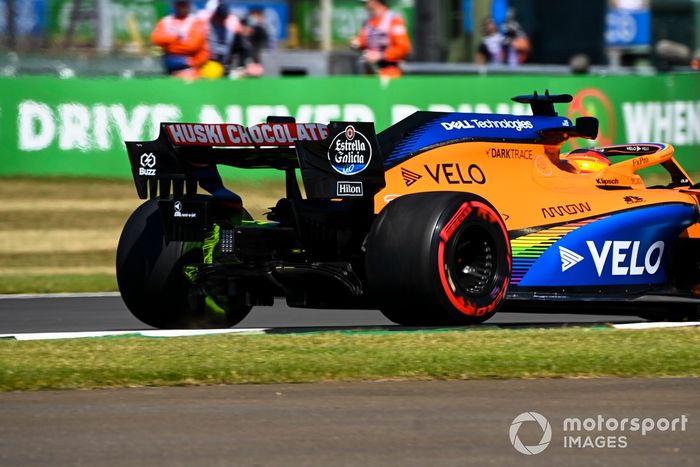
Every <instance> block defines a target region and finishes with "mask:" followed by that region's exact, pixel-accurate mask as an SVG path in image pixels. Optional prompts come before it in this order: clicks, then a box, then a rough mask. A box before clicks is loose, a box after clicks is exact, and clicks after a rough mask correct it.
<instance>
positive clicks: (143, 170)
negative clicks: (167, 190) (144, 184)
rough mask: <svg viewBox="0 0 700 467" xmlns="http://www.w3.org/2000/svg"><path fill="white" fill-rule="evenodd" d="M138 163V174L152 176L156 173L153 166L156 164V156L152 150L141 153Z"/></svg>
mask: <svg viewBox="0 0 700 467" xmlns="http://www.w3.org/2000/svg"><path fill="white" fill-rule="evenodd" d="M139 163H140V164H141V167H139V175H150V176H152V175H155V174H156V169H154V168H153V167H155V166H156V156H155V155H154V154H153V153H152V152H150V153H148V154H146V153H143V154H141V159H140V160H139Z"/></svg>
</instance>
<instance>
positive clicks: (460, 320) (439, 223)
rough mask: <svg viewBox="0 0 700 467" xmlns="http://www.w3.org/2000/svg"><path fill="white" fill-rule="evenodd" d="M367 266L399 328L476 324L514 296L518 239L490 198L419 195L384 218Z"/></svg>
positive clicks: (377, 298) (373, 233)
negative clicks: (514, 242)
mask: <svg viewBox="0 0 700 467" xmlns="http://www.w3.org/2000/svg"><path fill="white" fill-rule="evenodd" d="M365 263H366V268H367V282H368V285H369V290H370V295H371V297H372V299H373V300H374V302H375V303H376V304H377V305H378V307H379V309H380V310H381V311H382V313H383V314H384V315H385V316H386V317H387V318H389V319H390V320H392V321H394V322H395V323H398V324H401V325H405V326H439V325H466V324H476V323H480V322H483V321H485V320H487V319H488V318H490V317H491V316H493V314H494V313H495V312H496V310H497V309H498V307H499V306H500V305H501V303H502V301H503V299H504V297H505V295H506V290H507V288H508V282H509V278H510V271H511V255H510V242H509V240H508V233H507V230H506V228H505V224H504V223H503V220H502V219H501V217H500V216H499V215H498V212H497V211H496V210H495V208H494V207H493V206H491V204H489V203H488V202H487V201H486V200H484V199H483V198H481V197H479V196H476V195H473V194H470V193H462V192H429V193H418V194H413V195H406V196H402V197H400V198H397V199H396V200H394V201H392V202H391V203H389V204H388V205H387V206H386V207H385V208H384V210H382V212H381V213H380V214H379V216H377V219H375V221H374V223H373V225H372V228H371V230H370V232H369V234H368V237H367V251H366V260H365Z"/></svg>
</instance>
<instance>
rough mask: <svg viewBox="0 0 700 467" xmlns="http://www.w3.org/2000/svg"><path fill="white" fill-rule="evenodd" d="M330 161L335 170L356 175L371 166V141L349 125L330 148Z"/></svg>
mask: <svg viewBox="0 0 700 467" xmlns="http://www.w3.org/2000/svg"><path fill="white" fill-rule="evenodd" d="M328 160H329V161H330V163H331V167H333V170H335V171H336V172H338V173H339V174H343V175H355V174H358V173H360V172H362V171H363V170H365V169H366V168H367V167H368V166H369V162H370V161H371V160H372V145H371V144H370V143H369V140H368V139H367V138H366V137H365V135H363V134H362V133H360V132H359V131H356V130H355V127H354V126H352V125H348V126H347V127H345V131H344V132H342V133H338V134H337V135H336V136H335V138H333V141H331V145H330V147H329V148H328Z"/></svg>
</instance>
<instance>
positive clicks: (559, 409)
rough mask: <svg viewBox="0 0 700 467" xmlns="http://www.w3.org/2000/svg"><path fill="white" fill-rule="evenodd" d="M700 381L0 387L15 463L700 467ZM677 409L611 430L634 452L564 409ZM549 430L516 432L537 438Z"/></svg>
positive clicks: (0, 412)
mask: <svg viewBox="0 0 700 467" xmlns="http://www.w3.org/2000/svg"><path fill="white" fill-rule="evenodd" d="M697 396H698V380H694V379H670V378H668V379H651V380H647V379H589V380H584V379H580V380H501V381H431V382H428V381H423V382H375V383H326V384H313V385H312V384H297V385H240V386H211V387H190V388H146V389H117V390H96V391H62V392H61V391H47V392H24V393H6V394H0V465H7V466H47V465H52V466H62V465H86V466H121V465H124V466H127V465H128V466H141V465H143V466H179V465H189V466H205V465H206V466H217V465H222V466H285V467H289V466H324V467H327V466H375V465H377V466H421V467H427V466H431V467H432V466H460V465H479V466H485V465H498V466H503V465H518V466H527V465H576V466H577V465H585V466H591V465H614V466H621V465H634V466H663V465H673V466H697V465H698V459H700V443H698V438H699V437H700V406H699V403H698V397H697ZM530 411H535V412H537V413H539V414H542V415H543V416H544V417H546V418H547V420H548V422H549V423H550V425H551V428H552V438H551V443H550V444H549V446H548V447H547V448H546V449H545V450H544V451H543V452H541V453H540V454H537V455H530V456H527V455H523V454H520V453H518V452H516V451H515V449H514V448H513V446H512V445H511V442H510V438H509V429H510V426H511V423H512V422H513V419H514V418H515V417H516V416H517V415H519V414H521V413H523V412H530ZM599 414H600V415H602V416H603V417H605V419H609V418H611V417H615V418H617V419H622V418H632V417H641V418H647V417H649V418H653V419H659V418H667V419H669V420H670V419H673V418H676V417H681V416H682V415H685V416H686V417H687V420H688V422H687V424H686V430H685V431H681V429H680V428H681V427H680V424H677V425H676V428H677V430H676V431H674V432H672V431H670V430H668V431H664V432H662V431H658V430H654V431H651V432H649V433H646V435H644V436H642V434H641V433H640V432H639V431H637V432H629V431H627V432H621V431H614V432H608V431H605V429H603V430H602V431H597V427H596V428H594V431H591V432H586V431H583V432H576V433H575V434H576V435H577V436H583V437H586V436H592V437H597V436H614V437H615V438H616V441H615V443H616V444H617V443H619V441H617V437H618V436H625V438H626V439H625V443H626V447H624V448H621V447H614V448H613V447H601V448H591V447H588V448H565V447H564V436H565V434H571V432H568V433H565V432H564V431H563V421H564V419H565V418H570V417H578V418H581V419H582V420H583V419H586V418H589V417H590V418H594V419H595V418H596V417H597V416H598V415H599ZM542 433H543V431H542V429H540V428H539V425H537V424H536V423H534V422H526V423H524V424H523V425H522V426H521V429H520V431H518V433H517V434H518V437H519V438H520V440H521V441H522V442H523V444H524V445H535V444H537V443H538V442H539V441H540V439H541V437H542Z"/></svg>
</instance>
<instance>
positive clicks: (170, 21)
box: [151, 0, 209, 78]
mask: <svg viewBox="0 0 700 467" xmlns="http://www.w3.org/2000/svg"><path fill="white" fill-rule="evenodd" d="M173 8H174V14H172V15H169V16H166V17H165V18H163V19H161V20H160V21H159V22H158V24H157V25H156V28H155V29H154V30H153V32H152V33H151V41H152V42H153V43H154V44H155V45H157V46H159V47H161V48H162V49H163V52H164V55H163V64H164V66H165V71H166V73H167V74H169V75H174V76H178V77H182V78H198V77H199V76H200V68H201V67H202V66H203V65H204V64H205V63H206V62H207V60H208V59H209V48H208V47H207V25H206V24H205V23H204V22H203V21H201V20H200V19H199V18H197V17H196V16H195V15H193V14H191V13H190V2H189V0H175V1H174V2H173Z"/></svg>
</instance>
